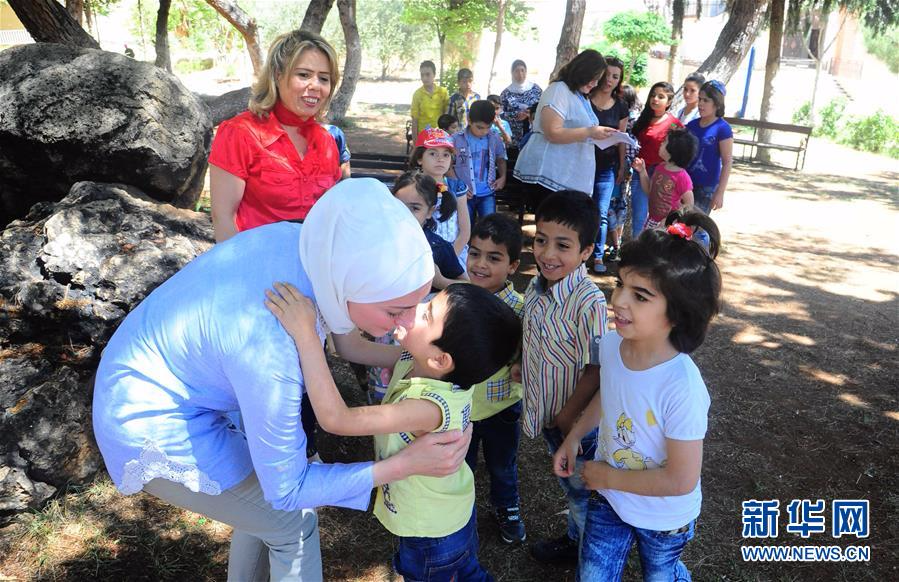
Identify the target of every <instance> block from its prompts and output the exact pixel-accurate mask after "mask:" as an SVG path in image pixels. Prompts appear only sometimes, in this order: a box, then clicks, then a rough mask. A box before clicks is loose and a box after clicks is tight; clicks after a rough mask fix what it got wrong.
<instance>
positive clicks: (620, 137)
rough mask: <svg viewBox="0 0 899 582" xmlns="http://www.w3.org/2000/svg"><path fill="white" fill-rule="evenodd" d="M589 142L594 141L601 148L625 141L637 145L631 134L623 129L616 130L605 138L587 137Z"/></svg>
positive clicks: (624, 142) (627, 143) (626, 143)
mask: <svg viewBox="0 0 899 582" xmlns="http://www.w3.org/2000/svg"><path fill="white" fill-rule="evenodd" d="M587 143H592V144H593V145H595V146H596V147H598V148H599V149H601V150H604V149H606V148H610V147H612V146H613V145H616V144H619V143H623V144H625V145H630V146H636V145H637V142H636V141H635V140H634V138H632V137H631V136H630V135H629V134H627V133H625V132H623V131H616V132H615V133H613V134H612V135H611V136H609V137H607V138H605V139H593V138H592V137H590V138H587Z"/></svg>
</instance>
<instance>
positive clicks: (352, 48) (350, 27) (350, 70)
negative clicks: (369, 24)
mask: <svg viewBox="0 0 899 582" xmlns="http://www.w3.org/2000/svg"><path fill="white" fill-rule="evenodd" d="M337 12H338V14H339V15H340V26H341V27H342V28H343V38H344V40H345V41H346V61H344V64H343V80H342V81H341V82H340V87H339V88H338V89H337V94H336V95H335V96H334V99H332V100H331V108H330V111H329V113H328V117H329V119H330V120H331V122H332V123H341V122H342V121H343V119H344V117H346V112H347V109H349V107H350V102H351V101H352V100H353V93H355V92H356V81H358V80H359V71H360V69H361V68H362V43H361V41H360V40H359V28H358V27H357V26H356V0H337Z"/></svg>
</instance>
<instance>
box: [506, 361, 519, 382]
mask: <svg viewBox="0 0 899 582" xmlns="http://www.w3.org/2000/svg"><path fill="white" fill-rule="evenodd" d="M509 377H510V378H512V381H513V382H518V383H519V384H521V362H515V363H514V364H512V366H511V367H510V368H509Z"/></svg>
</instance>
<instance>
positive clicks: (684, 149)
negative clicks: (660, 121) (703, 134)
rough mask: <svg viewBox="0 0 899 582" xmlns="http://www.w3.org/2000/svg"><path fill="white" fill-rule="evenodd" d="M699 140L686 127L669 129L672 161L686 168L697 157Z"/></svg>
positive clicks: (667, 147) (669, 151)
mask: <svg viewBox="0 0 899 582" xmlns="http://www.w3.org/2000/svg"><path fill="white" fill-rule="evenodd" d="M698 147H699V142H698V141H697V140H696V136H695V135H693V134H692V133H691V132H690V130H688V129H687V128H685V127H678V128H673V129H671V130H669V131H668V145H667V146H666V147H665V149H667V150H668V155H669V156H670V157H671V161H672V163H674V165H676V166H679V167H681V168H684V169H686V168H687V166H689V165H690V164H691V163H692V162H693V158H694V157H696V149H697V148H698Z"/></svg>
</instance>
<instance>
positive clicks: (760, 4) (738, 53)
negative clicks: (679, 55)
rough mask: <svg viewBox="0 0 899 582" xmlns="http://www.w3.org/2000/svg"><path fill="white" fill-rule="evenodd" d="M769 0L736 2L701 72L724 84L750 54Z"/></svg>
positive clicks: (700, 69)
mask: <svg viewBox="0 0 899 582" xmlns="http://www.w3.org/2000/svg"><path fill="white" fill-rule="evenodd" d="M767 7H768V0H741V1H740V2H733V3H732V8H731V12H730V15H729V17H728V19H727V23H726V24H725V25H724V28H723V29H721V34H719V35H718V41H717V42H716V43H715V47H714V48H713V49H712V52H711V53H710V54H709V56H708V57H706V59H705V61H703V63H702V65H700V66H699V72H700V73H702V74H703V75H705V78H706V79H717V80H718V81H721V82H722V83H724V84H727V82H728V81H730V78H731V77H732V76H733V74H734V72H735V71H736V70H737V68H738V67H739V66H740V63H742V62H743V59H744V58H746V54H747V53H748V52H749V49H750V48H751V47H752V43H753V42H755V39H756V37H757V36H758V34H759V28H760V27H761V25H762V20H764V16H765V9H766V8H767Z"/></svg>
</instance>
